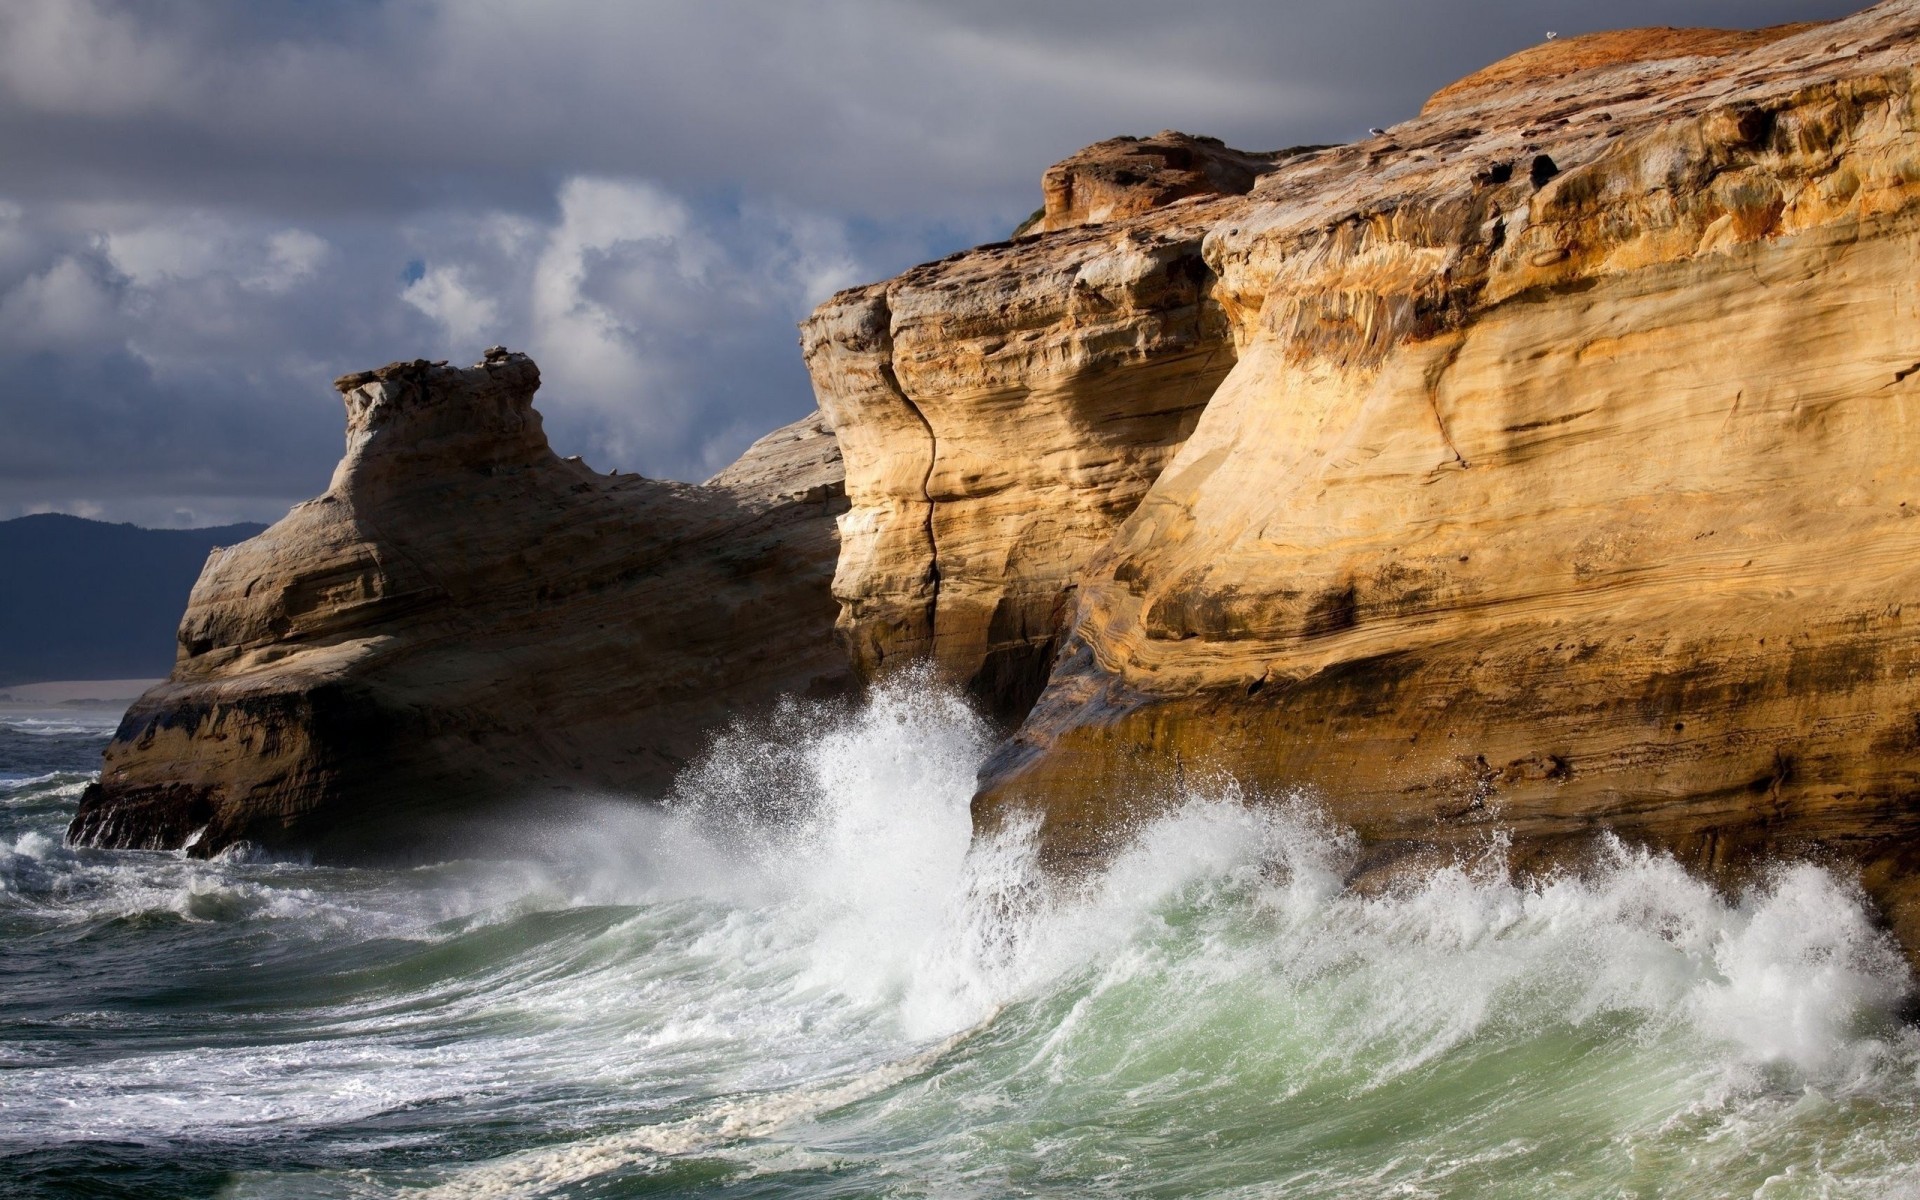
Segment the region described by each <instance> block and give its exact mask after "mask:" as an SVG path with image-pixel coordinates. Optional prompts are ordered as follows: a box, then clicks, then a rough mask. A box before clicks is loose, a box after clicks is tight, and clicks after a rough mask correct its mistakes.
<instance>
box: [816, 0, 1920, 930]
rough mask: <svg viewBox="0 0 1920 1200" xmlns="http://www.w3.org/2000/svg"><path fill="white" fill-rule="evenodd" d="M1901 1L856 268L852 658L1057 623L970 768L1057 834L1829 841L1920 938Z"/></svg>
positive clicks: (1037, 638) (1498, 82)
mask: <svg viewBox="0 0 1920 1200" xmlns="http://www.w3.org/2000/svg"><path fill="white" fill-rule="evenodd" d="M1917 35H1920V4H1916V3H1914V2H1912V0H1898V2H1895V3H1888V4H1883V5H1880V6H1878V7H1876V8H1873V9H1870V10H1868V11H1866V12H1864V13H1862V14H1859V15H1858V16H1855V17H1852V18H1848V19H1846V20H1843V21H1838V22H1834V23H1831V24H1827V25H1822V26H1816V27H1799V28H1788V29H1776V30H1770V31H1761V32H1759V33H1755V34H1724V33H1720V32H1717V31H1705V32H1702V31H1651V32H1647V31H1640V32H1636V33H1629V34H1623V35H1615V36H1613V37H1612V38H1611V39H1610V40H1609V39H1604V38H1603V39H1600V40H1599V41H1597V42H1593V43H1588V42H1587V40H1586V39H1569V40H1568V41H1567V42H1566V43H1563V44H1560V45H1557V46H1555V47H1552V48H1543V49H1542V50H1541V51H1539V52H1529V53H1528V55H1525V56H1520V57H1519V58H1517V59H1516V60H1515V61H1514V62H1510V63H1508V64H1505V65H1504V66H1496V67H1495V68H1490V69H1489V71H1486V72H1482V73H1480V74H1479V75H1478V76H1475V77H1474V78H1473V79H1472V80H1469V81H1465V83H1463V84H1462V85H1460V86H1458V87H1456V88H1452V89H1448V90H1447V91H1445V92H1443V93H1441V94H1440V95H1439V96H1438V97H1436V99H1435V101H1434V102H1433V103H1431V104H1429V105H1428V106H1427V108H1426V110H1425V111H1424V112H1423V113H1422V115H1421V116H1420V117H1419V118H1417V119H1415V120H1412V121H1409V122H1407V123H1405V124H1402V125H1400V126H1397V127H1395V128H1393V129H1391V130H1389V131H1388V132H1387V133H1386V134H1385V135H1384V136H1379V137H1376V138H1374V139H1372V140H1370V141H1367V142H1362V143H1358V144H1355V145H1352V146H1345V147H1339V148H1336V149H1331V150H1325V151H1321V152H1318V153H1314V154H1309V155H1302V156H1297V157H1294V158H1291V159H1289V160H1287V161H1284V162H1280V163H1277V164H1276V165H1275V166H1274V169H1272V170H1271V171H1268V172H1266V173H1264V174H1263V175H1261V177H1260V178H1259V179H1258V180H1257V182H1256V183H1255V185H1254V187H1253V189H1252V190H1251V192H1250V193H1248V194H1247V195H1245V196H1243V197H1212V198H1205V199H1197V200H1195V199H1189V200H1183V201H1178V202H1175V203H1173V204H1171V205H1168V206H1166V207H1161V208H1157V209H1151V210H1149V211H1146V212H1143V213H1137V214H1135V215H1132V216H1124V217H1120V218H1118V219H1114V220H1109V221H1108V222H1107V223H1106V224H1104V225H1100V226H1090V227H1084V228H1070V229H1066V230H1064V231H1062V232H1059V233H1052V234H1047V235H1045V236H1042V237H1040V238H1038V239H1033V240H1023V241H1020V242H1018V243H1016V244H1014V245H1012V246H996V247H984V248H982V249H980V250H977V251H973V252H970V253H968V254H964V255H960V256H956V257H954V258H952V259H949V260H946V261H944V262H942V263H937V264H933V265H931V266H929V267H924V268H920V269H919V270H917V271H914V272H909V273H908V274H906V275H904V276H902V277H901V278H900V279H898V280H895V281H893V282H892V283H891V284H887V285H880V286H876V287H874V288H869V289H864V290H861V291H856V292H853V293H848V294H845V295H843V296H841V297H838V298H836V299H835V300H834V301H832V302H830V303H829V304H828V305H827V306H825V307H823V309H822V310H821V312H820V313H819V314H818V315H817V316H816V317H815V319H814V321H813V322H812V323H811V324H810V326H809V327H808V331H807V346H808V352H809V359H810V362H811V364H812V366H813V370H814V378H815V383H816V389H817V391H818V393H819V395H820V399H821V403H822V407H823V410H824V411H826V412H827V414H828V415H829V417H830V418H831V419H832V420H833V421H834V423H835V425H836V427H837V428H838V429H839V430H840V431H841V433H842V436H843V439H844V442H845V446H846V450H847V453H848V457H849V465H848V488H849V493H850V497H851V501H852V505H853V507H852V510H851V511H850V512H849V514H848V516H847V517H846V518H845V519H844V522H843V527H844V530H845V551H844V553H843V557H842V561H841V565H840V571H839V574H838V576H837V578H836V581H835V593H836V595H837V596H839V597H840V599H841V601H842V604H843V611H842V616H841V628H842V630H843V632H845V633H846V634H848V635H849V636H850V638H851V639H852V641H853V643H854V644H855V646H856V648H857V649H858V650H859V651H860V655H859V657H860V665H861V667H862V668H863V669H864V670H868V671H871V670H874V669H876V667H877V666H878V665H879V664H881V663H882V662H883V661H884V660H887V659H889V658H892V657H894V656H897V655H910V654H927V655H931V656H932V657H933V658H935V659H937V660H939V661H941V662H942V663H945V664H946V665H947V666H948V667H949V669H951V670H952V671H953V672H954V673H955V674H956V675H958V676H959V677H961V678H964V679H972V680H973V681H974V682H975V686H976V688H979V686H980V681H981V677H982V675H983V674H992V672H991V671H987V670H985V669H984V667H983V666H982V664H984V663H986V662H988V661H991V660H992V659H993V657H994V656H995V655H1006V654H1009V653H1013V654H1016V655H1017V654H1027V655H1031V654H1033V653H1036V652H1038V649H1039V648H1040V647H1042V646H1044V645H1046V644H1047V640H1048V639H1049V638H1051V637H1056V636H1057V637H1060V638H1062V639H1063V641H1062V644H1061V645H1060V647H1059V650H1058V653H1057V654H1056V656H1055V658H1054V661H1053V664H1052V667H1051V672H1050V677H1049V679H1048V682H1047V683H1046V686H1045V690H1044V692H1043V694H1042V695H1041V697H1040V699H1039V701H1038V704H1037V706H1036V707H1034V708H1033V710H1032V712H1031V713H1030V715H1029V716H1028V717H1027V718H1026V720H1025V722H1024V724H1023V725H1022V726H1021V728H1020V730H1019V731H1018V734H1017V736H1016V737H1015V738H1014V739H1013V740H1012V741H1011V742H1010V743H1009V744H1008V746H1007V747H1006V748H1005V749H1004V750H1003V752H1002V753H1000V754H999V755H998V756H997V757H996V758H995V759H994V760H993V761H992V762H991V763H990V764H989V765H988V767H987V769H986V770H985V772H984V773H983V777H982V787H981V792H980V795H979V797H978V798H977V800H976V805H975V812H976V819H977V820H978V821H979V822H981V823H983V824H992V823H994V822H997V821H999V820H1001V819H1003V818H1004V817H1005V816H1006V815H1007V814H1008V813H1010V812H1014V811H1032V812H1037V813H1038V814H1039V815H1040V817H1041V818H1042V822H1043V824H1042V838H1043V844H1044V848H1045V850H1046V852H1047V853H1048V854H1049V855H1050V856H1051V857H1052V858H1053V860H1054V861H1056V862H1069V861H1072V860H1073V859H1074V858H1075V857H1076V856H1079V855H1083V854H1098V853H1100V852H1101V851H1102V850H1103V849H1104V848H1105V847H1106V846H1107V845H1109V844H1111V841H1112V838H1113V837H1114V835H1115V834H1116V832H1117V831H1119V830H1122V829H1124V828H1126V827H1127V826H1128V824H1129V823H1130V822H1131V821H1132V820H1133V819H1134V818H1136V817H1137V816H1139V815H1140V814H1141V813H1142V812H1143V811H1147V810H1149V809H1150V808H1151V806H1152V805H1153V804H1154V803H1156V802H1157V801H1159V800H1160V799H1163V798H1165V797H1166V796H1168V795H1170V794H1171V793H1172V792H1173V791H1175V790H1176V789H1177V788H1178V786H1179V785H1180V782H1181V781H1182V780H1185V781H1189V782H1191V781H1192V780H1194V779H1196V778H1199V777H1201V776H1203V775H1205V774H1207V773H1210V772H1221V773H1228V774H1231V775H1233V776H1235V777H1237V778H1238V779H1239V780H1241V781H1242V783H1243V784H1245V785H1246V786H1248V787H1249V788H1251V789H1253V790H1254V791H1256V792H1259V793H1261V794H1265V795H1268V796H1281V795H1286V794H1290V793H1292V792H1293V791H1294V790H1296V789H1300V788H1306V789H1310V790H1311V791H1313V792H1314V793H1315V794H1316V795H1318V796H1319V797H1320V799H1321V800H1322V801H1323V802H1324V803H1325V804H1326V806H1327V807H1328V809H1329V810H1330V811H1331V813H1332V814H1333V815H1334V816H1335V817H1336V818H1338V819H1340V820H1342V821H1344V822H1346V823H1348V824H1350V825H1352V826H1353V827H1354V828H1356V829H1357V830H1358V831H1359V832H1360V833H1361V835H1362V836H1363V838H1364V839H1366V840H1367V841H1368V843H1369V844H1370V845H1372V846H1373V847H1374V850H1373V852H1372V855H1371V857H1370V858H1369V859H1368V861H1369V863H1370V864H1372V866H1373V867H1376V868H1380V869H1385V867H1386V864H1388V863H1390V862H1391V861H1393V860H1395V859H1396V858H1402V857H1403V856H1405V855H1408V854H1411V853H1414V852H1416V851H1418V850H1420V849H1423V848H1436V847H1437V848H1438V849H1439V850H1440V851H1441V852H1442V853H1451V852H1452V851H1453V850H1454V849H1457V848H1459V847H1462V846H1466V845H1476V846H1478V845H1486V844H1500V843H1499V841H1498V839H1502V838H1510V839H1511V844H1512V846H1513V852H1514V855H1515V856H1516V858H1518V859H1521V860H1523V861H1533V862H1549V861H1566V860H1567V858H1568V856H1571V855H1576V854H1577V853H1579V852H1580V850H1581V849H1582V848H1584V847H1586V846H1588V845H1590V844H1591V839H1592V837H1593V835H1594V834H1596V833H1597V832H1599V831H1602V830H1612V831H1615V832H1617V833H1619V834H1621V835H1623V836H1625V837H1627V838H1629V839H1631V840H1634V841H1638V842H1641V843H1644V844H1650V845H1654V846H1657V847H1661V848H1665V849H1668V850H1671V851H1673V852H1675V853H1676V854H1678V855H1680V856H1681V857H1682V858H1683V859H1684V860H1686V861H1689V862H1693V863H1696V864H1699V865H1700V866H1702V867H1704V868H1707V869H1709V870H1713V871H1716V872H1720V873H1722V874H1723V876H1724V877H1727V878H1732V877H1733V876H1734V875H1736V874H1737V873H1738V872H1739V871H1740V870H1741V869H1743V867H1744V866H1745V865H1746V864H1750V863H1752V862H1754V861H1755V860H1757V859H1758V858H1760V857H1763V856H1766V855H1773V854H1789V853H1791V854H1809V855H1815V856H1822V857H1825V858H1828V859H1831V860H1833V861H1844V862H1848V863H1851V864H1854V865H1855V866H1857V867H1858V868H1859V869H1860V870H1861V872H1862V874H1863V877H1864V878H1865V880H1866V882H1867V884H1868V886H1869V889H1870V890H1871V891H1872V892H1873V893H1874V895H1875V896H1876V897H1877V898H1878V899H1879V900H1880V901H1881V903H1882V904H1883V906H1884V907H1885V909H1886V911H1887V912H1888V914H1889V916H1890V917H1891V919H1892V920H1893V922H1894V924H1895V926H1896V928H1897V929H1898V930H1899V931H1900V933H1901V936H1902V937H1903V938H1904V939H1905V940H1906V942H1907V944H1908V945H1909V946H1916V945H1920V870H1917V869H1916V868H1920V840H1916V834H1917V833H1920V632H1916V629H1920V626H1916V627H1915V628H1914V629H1910V628H1909V627H1908V618H1907V617H1906V616H1905V615H1904V614H1905V609H1906V608H1907V607H1908V606H1910V605H1912V604H1914V603H1916V602H1920V521H1916V520H1914V517H1913V514H1915V513H1916V512H1920V323H1917V322H1916V314H1920V130H1917V128H1916V98H1915V96H1916V92H1915V80H1916V70H1915V67H1916V62H1917V61H1920V37H1917ZM1469 85H1470V86H1469ZM1196 241H1197V242H1198V243H1199V254H1198V260H1197V262H1196V261H1195V258H1194V251H1193V247H1194V245H1195V242H1196ZM1163 247H1164V248H1165V249H1164V251H1162V250H1161V249H1160V248H1163ZM1143 252H1144V253H1143ZM1156 253H1159V254H1164V255H1168V256H1171V257H1155V254H1156ZM1160 262H1167V263H1169V266H1171V264H1172V263H1178V264H1179V267H1178V271H1177V273H1176V272H1175V271H1173V270H1171V269H1165V268H1161V267H1159V266H1157V265H1154V266H1149V265H1147V264H1149V263H1153V264H1158V263H1160ZM1175 279H1177V280H1178V281H1179V284H1178V286H1177V287H1175V286H1170V285H1171V284H1172V283H1173V281H1174V280H1175ZM1163 280H1164V281H1167V282H1166V283H1164V284H1163V283H1162V282H1161V281H1163ZM1160 297H1165V298H1166V299H1165V300H1161V299H1159V298H1160ZM1169 312H1172V313H1177V314H1179V316H1178V318H1177V319H1175V320H1169V319H1168V316H1167V314H1168V313H1169ZM1188 314H1192V316H1189V315H1188ZM1169 331H1175V332H1177V336H1176V337H1174V338H1172V339H1171V340H1161V339H1162V337H1163V335H1164V334H1165V333H1167V332H1169ZM1091 350H1098V351H1099V353H1097V354H1090V353H1089V351H1091ZM1229 366H1230V367H1231V370H1230V371H1228V372H1227V373H1226V374H1225V375H1224V378H1218V387H1217V388H1213V387H1212V384H1213V382H1214V381H1215V379H1216V378H1217V377H1218V375H1217V373H1218V372H1220V371H1222V370H1223V369H1225V368H1227V367H1229ZM1203 408H1204V411H1202V409H1203ZM1196 416H1197V422H1196ZM1126 420H1131V421H1132V422H1133V424H1132V426H1131V428H1130V429H1129V427H1128V426H1127V425H1126V424H1125V421H1126ZM1123 431H1127V432H1130V433H1131V434H1132V436H1127V433H1126V432H1123ZM1076 438H1077V439H1079V440H1076ZM1089 462H1093V463H1097V464H1100V465H1101V467H1102V469H1103V472H1104V473H1102V472H1088V471H1087V470H1086V469H1085V468H1086V465H1087V464H1088V463H1089ZM1148 481H1151V486H1150V487H1148V486H1146V485H1147V482H1148ZM1143 493H1144V495H1143ZM1108 529H1113V531H1114V532H1113V533H1112V536H1111V537H1110V538H1109V537H1107V536H1106V531H1107V530H1108ZM1029 661H1030V660H1029ZM986 690H988V691H991V688H988V689H986Z"/></svg>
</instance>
